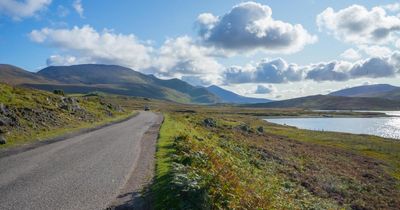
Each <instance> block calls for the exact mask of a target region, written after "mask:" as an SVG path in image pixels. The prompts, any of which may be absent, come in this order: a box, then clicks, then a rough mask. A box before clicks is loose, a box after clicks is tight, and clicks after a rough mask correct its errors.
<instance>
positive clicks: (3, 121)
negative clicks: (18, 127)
mask: <svg viewBox="0 0 400 210" xmlns="http://www.w3.org/2000/svg"><path fill="white" fill-rule="evenodd" d="M11 124H12V123H11V119H10V118H8V117H0V126H8V125H11Z"/></svg>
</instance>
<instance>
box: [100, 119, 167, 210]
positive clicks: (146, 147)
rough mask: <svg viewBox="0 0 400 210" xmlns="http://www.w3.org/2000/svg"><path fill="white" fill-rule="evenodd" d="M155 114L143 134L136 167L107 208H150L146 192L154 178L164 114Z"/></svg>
mask: <svg viewBox="0 0 400 210" xmlns="http://www.w3.org/2000/svg"><path fill="white" fill-rule="evenodd" d="M156 114H157V120H156V122H155V123H154V124H153V125H152V126H151V127H150V128H149V129H148V130H147V131H146V132H145V133H144V134H143V137H142V139H141V145H140V146H141V149H140V154H139V158H138V161H137V164H136V167H134V168H133V169H132V171H131V172H130V174H129V176H128V178H127V180H126V183H125V184H124V186H123V187H122V188H121V190H120V191H119V192H118V195H117V196H116V198H115V199H114V200H113V201H112V202H111V203H110V204H109V205H108V207H107V208H106V209H107V210H128V209H152V206H151V203H152V198H151V195H150V194H149V192H148V189H149V187H150V185H151V184H152V182H153V180H154V174H155V163H156V150H157V142H158V137H159V135H160V133H159V131H160V128H161V125H162V123H163V122H164V116H163V115H162V114H161V113H156Z"/></svg>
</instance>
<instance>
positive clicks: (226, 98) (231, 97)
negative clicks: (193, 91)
mask: <svg viewBox="0 0 400 210" xmlns="http://www.w3.org/2000/svg"><path fill="white" fill-rule="evenodd" d="M207 90H208V91H210V92H211V93H213V94H215V95H216V96H218V97H219V98H220V99H221V102H223V103H234V104H252V103H268V102H271V101H272V100H269V99H262V98H250V97H245V96H241V95H238V94H236V93H233V92H231V91H228V90H225V89H223V88H221V87H218V86H216V85H211V86H209V87H207Z"/></svg>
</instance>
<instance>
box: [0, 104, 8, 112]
mask: <svg viewBox="0 0 400 210" xmlns="http://www.w3.org/2000/svg"><path fill="white" fill-rule="evenodd" d="M7 113H8V109H7V107H6V106H4V104H2V103H0V114H4V115H5V114H7Z"/></svg>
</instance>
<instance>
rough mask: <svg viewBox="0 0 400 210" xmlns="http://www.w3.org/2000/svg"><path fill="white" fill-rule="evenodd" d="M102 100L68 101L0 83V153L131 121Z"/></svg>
mask: <svg viewBox="0 0 400 210" xmlns="http://www.w3.org/2000/svg"><path fill="white" fill-rule="evenodd" d="M130 113H131V111H127V110H124V109H123V108H121V107H120V106H118V105H116V104H115V103H111V102H109V101H107V100H105V99H104V98H103V97H99V96H83V97H64V96H61V95H55V94H53V93H49V92H45V91H40V90H33V89H28V88H21V87H14V86H10V85H6V84H2V83H0V138H1V136H3V137H5V138H6V140H7V141H6V144H1V143H0V150H1V149H2V148H5V147H12V146H17V145H22V144H25V143H30V142H32V141H36V140H43V139H47V138H52V137H55V136H58V135H60V134H64V133H67V132H70V131H74V130H79V129H81V128H88V127H93V126H96V125H100V124H104V123H107V122H110V121H113V120H117V119H122V118H125V117H127V116H128V115H129V114H130Z"/></svg>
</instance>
